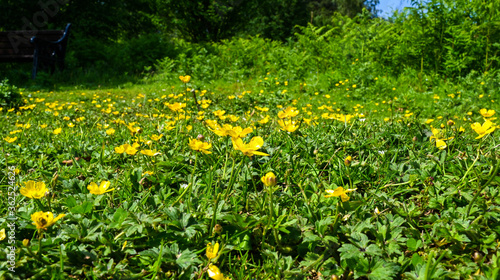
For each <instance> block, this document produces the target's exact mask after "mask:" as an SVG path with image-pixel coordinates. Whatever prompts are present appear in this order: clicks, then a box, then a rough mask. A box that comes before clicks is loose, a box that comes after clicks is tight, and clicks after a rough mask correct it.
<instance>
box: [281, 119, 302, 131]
mask: <svg viewBox="0 0 500 280" xmlns="http://www.w3.org/2000/svg"><path fill="white" fill-rule="evenodd" d="M278 124H279V125H280V126H281V130H284V131H287V132H294V131H295V130H297V129H298V128H299V125H298V124H297V122H296V121H292V120H286V121H284V120H278Z"/></svg>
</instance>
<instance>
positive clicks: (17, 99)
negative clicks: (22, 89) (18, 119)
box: [0, 79, 22, 108]
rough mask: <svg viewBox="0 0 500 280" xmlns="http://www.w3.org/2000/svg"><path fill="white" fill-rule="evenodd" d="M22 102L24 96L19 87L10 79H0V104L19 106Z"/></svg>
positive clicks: (3, 105) (8, 106) (9, 106)
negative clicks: (11, 82) (10, 81)
mask: <svg viewBox="0 0 500 280" xmlns="http://www.w3.org/2000/svg"><path fill="white" fill-rule="evenodd" d="M21 104H22V96H21V94H20V93H19V89H18V88H17V87H16V86H14V85H12V84H10V83H9V80H8V79H3V80H2V81H0V106H1V107H7V108H12V107H19V106H20V105H21Z"/></svg>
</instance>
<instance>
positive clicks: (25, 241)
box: [23, 239, 30, 247]
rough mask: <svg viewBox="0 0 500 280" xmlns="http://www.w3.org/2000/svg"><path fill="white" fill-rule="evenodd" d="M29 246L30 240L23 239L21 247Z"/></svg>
mask: <svg viewBox="0 0 500 280" xmlns="http://www.w3.org/2000/svg"><path fill="white" fill-rule="evenodd" d="M29 245H30V240H29V239H23V246H24V247H28V246H29Z"/></svg>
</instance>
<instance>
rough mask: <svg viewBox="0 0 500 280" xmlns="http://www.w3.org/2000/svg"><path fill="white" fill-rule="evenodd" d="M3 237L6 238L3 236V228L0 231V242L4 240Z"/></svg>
mask: <svg viewBox="0 0 500 280" xmlns="http://www.w3.org/2000/svg"><path fill="white" fill-rule="evenodd" d="M5 237H7V236H6V235H5V228H3V229H2V230H0V241H2V240H4V239H5Z"/></svg>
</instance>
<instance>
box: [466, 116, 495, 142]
mask: <svg viewBox="0 0 500 280" xmlns="http://www.w3.org/2000/svg"><path fill="white" fill-rule="evenodd" d="M470 126H471V127H472V129H474V131H475V132H476V133H477V134H479V136H478V137H476V139H480V138H483V137H484V136H486V135H488V134H490V133H492V132H493V131H494V130H495V128H496V127H495V126H493V123H492V122H491V121H489V120H486V121H485V122H484V123H483V124H482V125H481V124H480V123H478V122H476V123H473V124H471V125H470Z"/></svg>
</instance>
